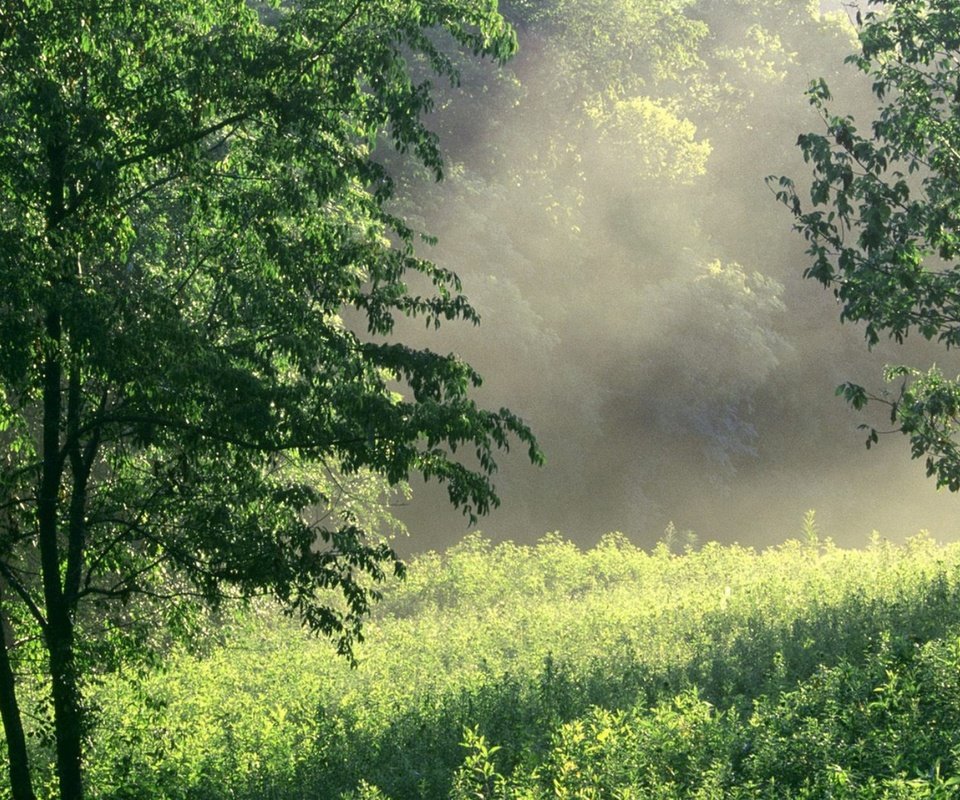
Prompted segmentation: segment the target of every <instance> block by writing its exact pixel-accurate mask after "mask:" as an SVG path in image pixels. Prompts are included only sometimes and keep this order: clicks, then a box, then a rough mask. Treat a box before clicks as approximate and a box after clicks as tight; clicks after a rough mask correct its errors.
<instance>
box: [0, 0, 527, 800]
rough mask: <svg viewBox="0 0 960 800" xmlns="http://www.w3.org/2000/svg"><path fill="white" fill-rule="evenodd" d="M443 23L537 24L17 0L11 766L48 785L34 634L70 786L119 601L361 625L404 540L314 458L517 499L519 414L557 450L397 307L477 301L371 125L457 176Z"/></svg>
mask: <svg viewBox="0 0 960 800" xmlns="http://www.w3.org/2000/svg"><path fill="white" fill-rule="evenodd" d="M441 34H442V35H441ZM448 42H449V43H452V44H450V45H449V46H450V47H452V48H453V50H454V51H456V50H457V49H459V48H464V49H466V50H468V51H472V52H473V53H475V54H482V55H487V56H491V57H493V58H495V59H501V60H502V59H504V58H506V57H507V56H508V55H510V53H512V51H513V49H514V37H513V34H512V32H511V30H510V28H509V27H508V26H507V24H506V23H505V22H504V21H503V19H502V18H501V17H500V16H499V15H498V14H497V13H496V11H495V8H494V6H493V5H492V4H489V3H459V2H453V3H450V2H432V0H430V1H428V2H422V3H410V2H402V3H399V2H398V3H394V2H389V1H387V0H384V2H377V3H372V4H371V3H346V2H344V3H341V2H332V3H331V2H329V0H323V2H304V3H298V4H296V5H295V6H290V5H284V4H280V3H277V4H270V3H257V4H251V3H247V2H243V0H195V1H194V2H185V3H175V4H169V3H157V2H139V3H119V4H111V5H110V6H109V7H104V6H103V5H102V4H100V3H96V2H87V1H86V0H72V1H71V2H63V3H56V4H51V3H44V2H26V3H16V4H4V5H3V6H2V8H0V87H2V88H0V107H2V108H3V109H4V111H3V113H2V114H0V216H2V226H0V230H2V233H0V284H2V285H3V287H4V293H3V297H2V299H0V430H2V434H0V435H2V442H3V450H2V455H0V457H2V459H3V472H2V483H0V491H2V496H0V583H2V601H0V611H2V615H3V627H4V632H5V644H6V647H4V648H0V711H2V714H3V721H4V726H5V730H6V741H7V745H8V748H9V757H10V765H11V772H10V774H11V782H12V785H13V791H14V795H15V797H17V798H29V797H32V795H33V791H32V787H31V781H30V771H29V765H28V763H27V760H26V751H25V748H24V733H23V729H22V726H21V725H20V721H19V720H20V712H19V709H18V706H17V702H16V700H17V698H16V692H15V690H16V675H17V671H18V668H19V666H20V662H21V661H22V659H23V658H25V657H26V656H25V655H24V654H25V653H27V652H28V650H29V648H27V649H25V648H21V647H19V646H18V645H19V644H20V643H22V642H23V641H24V640H26V641H30V640H31V639H33V638H34V637H39V641H41V642H42V645H43V649H44V650H45V653H46V656H45V657H46V667H45V669H46V671H47V675H48V676H49V679H50V692H51V697H52V718H53V729H54V734H55V740H56V751H57V755H56V758H57V774H58V781H59V791H60V796H61V797H62V798H68V797H70V798H78V797H81V796H82V780H81V768H82V740H83V734H84V724H85V723H84V714H83V706H82V700H81V696H82V687H83V683H84V681H85V680H86V679H87V678H88V677H89V676H90V674H91V670H93V669H94V668H95V667H94V663H95V662H94V661H91V659H92V658H93V656H94V652H93V644H94V642H96V641H97V640H98V638H99V636H100V634H101V633H102V632H103V631H104V629H112V630H115V631H122V630H123V629H124V628H125V627H126V625H127V624H128V623H129V619H128V615H127V611H125V608H126V607H127V606H126V605H125V604H129V603H131V602H135V601H138V602H143V601H144V599H146V600H150V599H152V600H155V601H159V602H168V601H171V600H173V599H176V598H184V597H187V598H192V597H196V598H199V599H203V600H206V601H208V602H213V603H216V602H218V601H220V600H222V599H224V598H227V597H249V596H252V595H256V594H261V593H265V594H269V595H272V596H274V597H275V598H277V599H279V600H280V601H281V602H283V603H284V604H285V605H286V606H287V607H288V608H289V609H290V610H291V612H292V613H296V614H298V615H299V616H300V617H301V619H302V620H303V621H304V623H305V624H307V625H308V626H310V627H311V628H313V629H314V630H317V631H320V632H324V633H328V634H332V635H334V636H335V637H337V638H338V639H339V641H340V644H341V648H342V649H343V650H344V651H345V652H349V649H350V645H351V642H352V640H353V639H354V638H355V637H356V636H357V635H358V634H359V624H360V619H361V618H362V616H363V615H364V613H365V612H366V611H367V608H368V606H369V602H370V599H371V596H372V595H374V594H375V592H374V590H373V586H374V584H375V582H376V581H378V580H380V579H382V577H383V576H384V572H385V570H390V569H400V564H399V562H398V561H397V559H396V556H395V555H394V554H393V552H392V551H391V549H390V547H389V546H388V545H387V544H386V543H385V542H384V541H382V540H381V539H380V538H379V537H378V535H377V532H376V531H374V530H365V529H363V528H362V527H361V526H360V523H361V522H362V521H363V515H362V514H359V513H358V512H357V511H356V509H351V508H350V507H349V506H347V507H340V508H339V509H338V510H339V515H338V517H335V518H330V517H324V515H323V512H324V510H328V509H329V507H330V505H331V502H332V499H333V498H332V496H331V495H330V494H329V493H325V492H324V491H323V484H318V483H317V481H316V480H315V479H314V476H313V475H311V470H315V469H316V468H317V466H318V465H321V466H322V465H326V466H327V467H328V468H329V469H332V470H334V471H335V472H339V473H343V474H346V475H352V474H356V473H358V472H359V471H361V470H370V471H372V473H374V474H377V475H381V476H383V477H384V478H385V479H386V480H387V481H388V482H389V483H398V482H400V481H403V480H405V479H406V478H407V477H408V476H409V475H410V474H411V473H414V472H416V473H420V474H422V475H424V476H426V477H428V478H433V479H436V480H438V481H440V482H443V483H444V484H445V485H446V488H447V490H448V493H449V498H450V500H451V501H452V502H453V503H454V504H456V505H458V506H460V507H461V508H463V509H464V510H465V512H466V513H467V514H468V515H470V516H473V515H476V514H481V513H484V512H485V511H486V510H488V509H489V508H490V507H491V505H493V504H495V503H496V502H497V497H496V495H495V493H494V491H493V487H492V485H491V483H490V480H489V477H490V475H491V474H492V473H493V471H494V470H495V469H496V464H495V462H494V459H493V455H494V452H495V451H496V450H497V449H498V448H505V447H506V446H507V445H508V442H509V440H510V438H511V437H516V438H517V439H519V440H520V441H521V442H523V443H525V444H526V445H527V446H528V448H529V455H530V457H531V458H532V459H533V460H534V461H538V460H539V458H540V456H539V451H538V450H537V448H536V445H535V443H534V440H533V437H532V435H531V433H530V431H529V430H528V429H527V427H526V426H525V425H524V424H523V423H522V422H521V421H520V419H519V418H518V417H516V416H515V415H514V414H512V413H511V412H509V411H508V410H506V409H501V410H500V411H495V412H494V411H486V410H483V409H481V408H480V407H479V406H478V405H477V404H476V403H475V402H474V400H473V399H471V397H470V395H469V391H470V389H471V388H472V387H474V386H476V385H478V384H479V377H478V375H477V374H476V373H475V372H474V371H473V370H472V369H471V368H470V367H469V366H467V365H466V364H465V363H464V362H463V361H461V360H460V359H459V358H457V357H455V356H453V355H450V356H443V355H439V354H436V353H434V352H431V351H429V350H427V349H416V348H412V347H409V346H405V345H404V344H402V343H400V342H398V341H397V340H396V339H395V338H393V337H392V336H391V334H392V332H393V329H394V322H395V318H396V317H397V316H408V317H420V318H421V319H425V320H426V321H427V323H428V324H429V325H431V326H436V325H438V324H439V323H440V321H441V320H444V319H453V318H464V319H468V320H473V321H476V313H475V312H474V310H473V309H472V308H471V306H470V305H469V304H468V303H467V302H466V300H465V299H464V298H463V297H462V296H461V295H460V294H459V290H460V284H459V281H458V279H457V278H456V276H455V275H454V274H453V273H452V272H450V271H449V270H447V269H443V268H440V267H437V266H435V265H433V264H432V263H430V262H428V261H425V260H423V259H421V258H419V257H418V256H417V255H416V254H415V253H414V251H413V242H414V232H413V231H412V230H411V229H410V228H409V227H408V226H407V225H406V224H405V223H404V221H403V220H402V219H401V218H400V217H398V216H396V215H395V214H394V213H391V211H389V210H388V209H387V208H386V202H387V200H388V199H389V198H390V196H391V193H392V180H391V177H390V175H389V173H388V171H387V170H386V169H385V167H384V166H383V164H382V161H381V160H380V159H379V156H378V152H379V151H378V149H377V147H378V142H379V140H380V137H381V135H382V136H383V137H384V138H385V141H387V142H389V143H390V144H392V145H393V147H395V148H396V149H397V150H399V151H402V152H409V153H410V154H411V155H412V156H413V157H415V158H416V159H417V160H418V161H419V162H420V163H421V164H422V165H424V167H425V168H426V169H428V170H429V171H430V172H431V173H432V174H433V175H434V176H436V177H439V176H440V174H441V171H442V168H441V161H440V155H439V150H438V146H437V139H436V137H435V135H433V134H432V133H431V132H429V131H428V130H427V129H426V128H425V127H424V125H423V123H422V121H421V115H422V114H423V113H424V112H425V111H427V110H428V109H429V108H430V106H431V103H432V99H431V90H430V84H429V83H428V82H427V81H425V80H422V79H414V78H413V77H412V69H413V67H414V66H416V68H417V69H420V70H421V71H429V72H432V73H436V74H438V75H440V76H441V77H442V78H444V79H451V80H452V79H455V78H456V67H455V65H454V63H453V61H452V60H451V57H450V56H449V55H448V54H447V53H446V52H445V51H444V50H442V49H441V45H442V46H444V47H447V46H448V44H447V43H448ZM410 274H413V275H417V276H419V277H421V278H422V279H423V280H424V282H425V284H426V285H427V286H428V287H429V291H426V292H414V291H411V290H409V289H408V287H407V283H406V281H407V276H408V275H410ZM344 309H352V310H353V312H354V316H353V317H352V320H353V322H354V323H355V324H358V320H359V324H362V327H360V328H355V327H351V325H350V324H348V323H346V322H345V321H344V319H343V317H342V312H343V310H344ZM463 450H467V451H468V452H467V457H466V458H461V454H462V451H463ZM338 597H339V599H337V598H338ZM138 598H139V600H138ZM85 608H93V609H95V613H89V612H87V611H85V610H84V609H85Z"/></svg>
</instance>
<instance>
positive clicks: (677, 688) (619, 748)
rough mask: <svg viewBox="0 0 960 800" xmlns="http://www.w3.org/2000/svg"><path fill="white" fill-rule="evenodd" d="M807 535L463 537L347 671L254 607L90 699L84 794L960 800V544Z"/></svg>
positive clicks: (381, 615)
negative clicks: (195, 649)
mask: <svg viewBox="0 0 960 800" xmlns="http://www.w3.org/2000/svg"><path fill="white" fill-rule="evenodd" d="M808 533H809V535H808V536H807V537H806V538H805V540H804V541H803V542H796V541H795V542H789V543H787V544H785V545H782V546H780V547H777V548H773V549H770V550H767V551H764V552H755V551H754V550H751V549H749V548H743V547H738V546H720V545H716V544H708V545H706V546H705V547H703V548H702V549H701V550H698V551H693V550H689V551H688V552H687V553H686V554H684V555H673V554H671V553H670V552H669V549H668V548H667V547H665V546H662V545H661V546H660V547H658V548H657V549H656V550H655V551H654V552H653V553H647V552H644V551H642V550H640V549H638V548H636V547H634V546H633V545H631V544H630V543H629V542H628V541H627V540H626V539H625V538H623V537H621V536H609V537H607V538H606V539H604V540H603V541H602V542H601V544H600V545H599V546H597V547H596V548H593V549H591V550H588V551H581V550H580V549H578V548H577V547H576V546H574V545H573V544H571V543H569V542H566V541H564V540H562V539H561V538H560V537H559V536H556V535H554V536H549V537H547V538H545V539H544V540H543V541H541V542H540V543H539V544H538V545H536V546H534V547H520V546H516V545H513V544H503V545H497V546H493V545H491V544H490V543H489V542H487V541H485V540H483V539H482V538H480V537H479V536H472V537H469V538H468V539H466V540H465V541H464V542H463V543H461V544H460V545H458V546H457V547H455V548H453V549H451V550H450V551H448V552H447V553H446V554H444V555H437V554H429V555H426V556H422V557H420V558H418V559H417V560H415V561H414V562H413V563H412V564H411V565H410V569H409V576H408V578H407V580H406V581H405V582H403V583H399V584H396V585H392V586H390V587H389V588H388V589H387V592H386V595H385V598H384V600H383V602H382V603H381V604H380V606H379V607H378V609H377V611H376V614H375V618H374V619H373V620H372V621H371V622H370V624H369V625H368V628H367V640H366V642H365V643H364V644H363V645H362V646H361V648H360V649H359V650H358V654H357V655H358V659H359V664H358V666H357V668H356V669H350V668H349V666H348V665H347V664H346V663H345V662H344V661H343V660H342V659H340V658H338V657H337V656H336V655H335V653H334V652H333V649H332V647H331V646H330V645H329V644H328V643H326V642H323V641H318V640H315V639H312V638H310V637H308V636H306V635H304V634H303V633H302V632H301V631H300V630H299V629H298V628H297V627H296V626H295V625H294V624H292V623H291V622H290V621H288V620H285V619H283V618H282V617H280V616H279V615H277V614H276V613H275V612H273V611H272V610H270V609H266V608H260V609H252V610H250V611H248V612H246V613H244V614H241V615H238V616H237V617H236V618H235V619H233V620H232V622H231V624H230V625H229V626H228V629H227V630H226V631H225V632H224V633H223V635H222V638H221V639H220V644H217V645H216V646H213V647H211V648H210V649H209V650H208V651H207V652H206V653H205V654H203V655H202V656H196V655H190V654H188V653H179V654H176V655H175V656H174V657H173V658H172V659H171V660H170V661H169V662H168V666H167V667H166V668H165V669H163V670H157V671H153V672H148V673H146V674H141V675H139V676H135V677H127V678H125V677H124V676H122V675H121V676H117V677H113V678H110V679H109V680H106V681H104V682H102V683H101V684H99V685H98V686H96V687H94V690H93V692H92V694H91V702H92V704H93V706H94V708H96V709H97V721H98V725H97V728H96V730H95V731H94V733H93V735H92V740H91V750H90V756H89V770H90V776H91V782H90V785H91V795H92V796H93V797H99V798H147V797H149V798H184V799H186V798H196V799H197V800H214V799H215V798H216V799H217V800H219V798H234V799H238V800H239V799H241V798H242V799H244V800H246V799H249V800H253V799H254V798H256V799H257V800H261V799H262V798H276V800H293V799H294V798H296V799H299V798H333V799H335V800H339V798H347V797H353V798H361V797H362V798H367V799H368V800H372V798H376V797H388V798H391V800H403V799H405V798H421V797H423V798H448V797H450V798H456V800H460V799H461V798H467V797H487V798H494V797H503V798H507V797H511V798H531V799H532V798H594V797H596V798H619V799H620V800H625V799H626V798H639V797H644V798H647V797H662V798H681V797H683V798H686V797H697V798H728V797H729V798H754V797H770V798H774V797H798V798H799V797H818V798H819V797H823V798H826V797H864V798H866V797H878V798H879V797H891V798H892V797H941V796H942V797H949V796H953V794H960V793H958V792H956V791H955V789H956V787H954V786H953V785H952V784H949V783H948V782H949V780H950V779H951V778H952V776H953V775H954V774H955V772H956V771H957V768H958V766H957V757H958V754H960V688H958V681H960V639H958V632H960V547H957V546H949V547H939V546H937V545H936V544H934V543H933V542H932V541H931V540H929V539H928V538H926V537H923V536H920V537H917V538H915V539H913V540H911V541H910V542H908V543H907V544H906V545H904V546H894V545H891V544H888V543H883V542H879V541H877V542H873V543H872V544H871V546H870V547H868V548H866V549H863V550H843V549H840V548H837V547H835V546H833V545H832V544H831V543H830V542H829V541H820V540H819V539H818V538H817V536H816V535H815V532H814V530H813V529H812V527H811V529H810V531H808ZM373 787H376V788H373ZM937 792H940V794H937Z"/></svg>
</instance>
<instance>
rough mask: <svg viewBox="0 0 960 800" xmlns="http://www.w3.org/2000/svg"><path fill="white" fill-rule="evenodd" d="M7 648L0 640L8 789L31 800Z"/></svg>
mask: <svg viewBox="0 0 960 800" xmlns="http://www.w3.org/2000/svg"><path fill="white" fill-rule="evenodd" d="M3 638H4V639H5V638H6V637H3ZM7 647H8V644H7V642H6V641H4V640H0V717H2V718H3V732H4V734H5V736H6V740H7V763H8V764H9V766H10V790H11V792H12V794H13V800H34V796H33V785H32V784H31V783H30V763H29V761H28V759H27V741H26V737H25V736H24V734H23V718H22V717H21V716H20V704H19V703H17V691H16V679H15V678H14V675H13V667H12V666H11V664H10V653H9V651H8V650H7Z"/></svg>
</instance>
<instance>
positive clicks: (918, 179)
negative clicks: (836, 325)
mask: <svg viewBox="0 0 960 800" xmlns="http://www.w3.org/2000/svg"><path fill="white" fill-rule="evenodd" d="M871 5H875V6H880V9H879V10H871V11H869V12H868V13H866V14H865V15H861V14H860V13H858V14H857V22H858V25H859V39H860V53H859V54H856V55H853V56H850V57H849V58H848V59H847V60H848V62H850V63H853V64H855V65H856V66H857V68H858V69H859V70H860V71H861V72H863V73H864V74H865V75H867V76H869V77H870V79H871V80H872V86H873V93H874V95H875V96H876V99H877V100H878V101H879V107H878V111H877V116H876V119H875V120H874V121H873V123H872V125H871V127H870V131H869V133H866V134H865V133H862V132H861V131H860V130H859V129H858V128H857V126H856V123H855V120H854V119H853V118H852V117H850V116H845V115H836V114H833V113H831V112H830V111H829V107H828V104H829V102H830V100H831V96H830V91H829V88H828V87H827V85H826V83H825V82H824V81H823V80H819V81H816V82H814V84H813V85H812V87H811V89H810V91H809V96H810V100H811V103H812V104H813V105H814V106H815V107H816V108H817V109H818V110H819V111H820V112H821V115H822V117H823V119H824V123H825V126H826V132H825V133H808V134H804V135H802V136H800V138H799V142H798V144H799V146H800V148H801V149H802V151H803V155H804V158H805V160H806V161H807V162H809V163H811V164H812V166H813V179H812V183H811V185H810V193H809V203H805V202H804V201H802V200H801V197H800V194H799V192H798V190H797V188H796V186H795V184H794V183H793V181H791V180H790V179H788V178H780V179H779V187H778V191H777V196H778V198H779V199H780V200H781V201H782V202H784V203H785V204H787V206H788V207H789V208H790V209H791V211H792V213H793V214H794V216H795V218H796V220H797V224H796V228H797V230H799V231H800V232H802V233H803V235H804V237H805V238H806V240H807V241H808V242H809V243H810V246H809V249H808V253H809V254H810V256H811V257H812V259H813V263H812V265H811V266H810V267H809V268H808V269H807V271H806V273H805V274H806V276H807V277H810V278H813V279H815V280H817V281H819V282H820V283H822V284H823V285H824V286H827V287H831V288H833V290H834V293H835V295H836V297H837V299H838V300H839V302H840V304H841V306H842V312H841V319H843V320H849V321H853V322H862V323H864V324H865V333H866V338H867V341H868V343H869V344H871V345H873V344H876V343H877V342H879V341H880V338H881V336H883V335H886V336H889V337H891V338H893V339H894V340H895V341H897V342H898V343H902V342H903V341H904V340H905V338H906V337H907V335H908V334H909V333H910V332H911V331H915V332H916V333H919V334H920V336H922V337H923V338H924V339H928V340H936V341H938V342H940V343H942V344H943V345H944V346H945V347H946V348H952V347H954V346H956V345H957V344H958V343H960V270H958V269H957V267H956V264H955V261H956V259H957V257H958V255H960V149H958V144H957V143H958V142H960V66H958V64H960V61H958V57H960V33H958V31H960V8H958V7H957V5H956V4H955V3H951V2H945V1H944V0H893V1H892V2H879V0H871ZM886 378H887V380H888V381H898V382H900V384H901V385H900V388H899V391H898V393H897V394H896V395H886V394H885V395H883V396H881V397H873V396H871V395H869V394H868V393H867V391H866V389H864V388H863V387H861V386H859V385H856V384H852V383H847V384H844V385H843V386H841V387H839V389H838V394H843V395H844V396H845V397H846V399H847V400H848V401H850V402H851V403H852V404H853V405H854V407H856V408H862V407H863V406H864V405H865V404H866V403H867V402H868V401H869V400H871V399H872V400H877V401H880V402H883V403H886V404H887V405H888V406H889V409H890V416H891V420H892V422H893V423H894V425H895V426H896V427H897V429H898V430H900V431H902V432H903V433H904V434H906V435H907V436H909V437H910V442H911V452H912V454H913V456H914V457H915V458H917V457H925V458H926V464H927V473H928V474H929V475H935V476H936V480H937V483H938V485H941V486H947V487H949V489H950V490H952V491H956V490H958V489H960V449H958V443H957V436H958V434H960V428H958V419H960V383H958V380H957V379H950V378H948V377H946V376H944V375H943V374H942V373H941V371H940V370H939V369H938V368H937V367H932V368H931V369H929V370H927V371H919V370H915V369H911V368H907V367H891V368H888V369H887V371H886ZM877 440H878V431H877V430H875V429H872V428H871V429H869V439H868V446H869V445H870V444H871V443H875V442H876V441H877Z"/></svg>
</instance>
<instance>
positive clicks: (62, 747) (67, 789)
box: [47, 608, 83, 800]
mask: <svg viewBox="0 0 960 800" xmlns="http://www.w3.org/2000/svg"><path fill="white" fill-rule="evenodd" d="M48 613H49V615H50V620H49V622H48V626H47V648H48V650H49V653H50V677H51V679H52V682H53V718H54V733H55V735H56V740H57V779H58V781H59V784H60V800H82V799H83V776H82V770H81V763H82V741H83V724H82V719H81V709H80V691H79V689H78V687H77V673H76V669H75V664H74V657H73V623H72V621H71V620H70V617H69V614H68V613H67V611H66V609H65V608H62V609H59V610H58V611H57V613H56V614H54V613H53V610H52V609H50V610H49V611H48ZM55 618H56V619H57V621H56V622H54V619H55Z"/></svg>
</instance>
